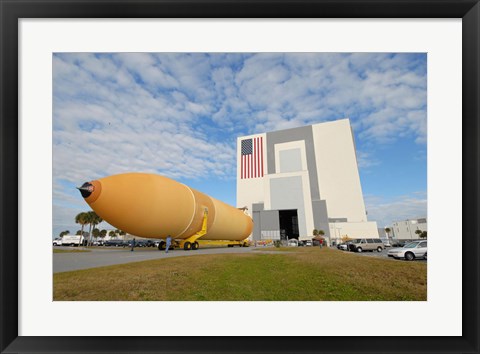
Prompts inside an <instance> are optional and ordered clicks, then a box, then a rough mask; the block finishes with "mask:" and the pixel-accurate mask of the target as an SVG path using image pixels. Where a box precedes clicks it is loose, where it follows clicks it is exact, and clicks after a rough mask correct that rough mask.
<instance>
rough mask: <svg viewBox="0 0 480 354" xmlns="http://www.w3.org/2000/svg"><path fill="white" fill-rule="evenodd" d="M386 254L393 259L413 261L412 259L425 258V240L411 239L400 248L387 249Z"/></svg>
mask: <svg viewBox="0 0 480 354" xmlns="http://www.w3.org/2000/svg"><path fill="white" fill-rule="evenodd" d="M388 256H389V257H393V258H395V259H406V260H407V261H413V260H414V259H422V258H423V259H426V258H427V241H413V242H410V243H407V244H406V245H405V246H403V247H402V248H393V249H391V250H390V251H388Z"/></svg>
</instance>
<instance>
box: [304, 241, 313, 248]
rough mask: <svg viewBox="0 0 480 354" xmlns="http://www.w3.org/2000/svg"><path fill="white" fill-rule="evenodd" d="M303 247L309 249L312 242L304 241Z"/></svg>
mask: <svg viewBox="0 0 480 354" xmlns="http://www.w3.org/2000/svg"><path fill="white" fill-rule="evenodd" d="M304 244H305V246H307V247H311V246H313V242H312V241H311V240H307V241H304Z"/></svg>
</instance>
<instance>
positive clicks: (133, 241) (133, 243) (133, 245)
mask: <svg viewBox="0 0 480 354" xmlns="http://www.w3.org/2000/svg"><path fill="white" fill-rule="evenodd" d="M134 247H135V238H134V239H133V240H132V249H131V250H130V252H133V248H134Z"/></svg>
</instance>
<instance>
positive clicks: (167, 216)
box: [79, 173, 253, 241]
mask: <svg viewBox="0 0 480 354" xmlns="http://www.w3.org/2000/svg"><path fill="white" fill-rule="evenodd" d="M79 189H80V192H81V193H82V196H83V197H84V199H85V201H86V202H87V203H88V204H89V205H90V207H91V208H92V209H93V210H94V211H95V212H96V213H97V215H98V216H100V217H101V218H102V219H103V220H105V221H107V222H108V223H109V224H111V225H113V226H114V227H116V228H118V229H120V230H123V231H125V232H127V233H129V234H132V235H136V236H140V237H146V238H159V239H163V238H165V237H166V236H167V235H171V237H172V238H173V239H187V238H189V237H190V236H192V235H194V234H195V233H196V232H198V231H199V230H200V229H201V228H202V222H203V217H204V212H205V210H207V211H208V218H207V233H206V234H205V235H204V236H203V237H202V240H232V241H233V240H235V241H241V240H244V239H246V238H247V237H248V236H249V235H250V234H251V232H252V228H253V220H252V218H251V217H250V216H248V215H246V214H245V213H244V212H242V211H241V210H239V209H236V208H234V207H232V206H230V205H228V204H225V203H223V202H221V201H219V200H217V199H215V198H212V197H209V196H208V195H206V194H203V193H201V192H199V191H197V190H195V189H192V188H189V187H187V186H186V185H184V184H182V183H179V182H176V181H174V180H172V179H170V178H167V177H163V176H160V175H155V174H148V173H125V174H119V175H113V176H109V177H105V178H100V179H98V180H95V181H91V182H86V183H84V184H83V185H82V187H80V188H79Z"/></svg>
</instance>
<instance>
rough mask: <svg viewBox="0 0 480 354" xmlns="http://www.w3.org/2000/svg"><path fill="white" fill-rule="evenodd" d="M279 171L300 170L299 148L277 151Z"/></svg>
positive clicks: (300, 154)
mask: <svg viewBox="0 0 480 354" xmlns="http://www.w3.org/2000/svg"><path fill="white" fill-rule="evenodd" d="M279 162H280V173H287V172H298V171H302V152H301V150H300V149H291V150H283V151H280V152H279Z"/></svg>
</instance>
